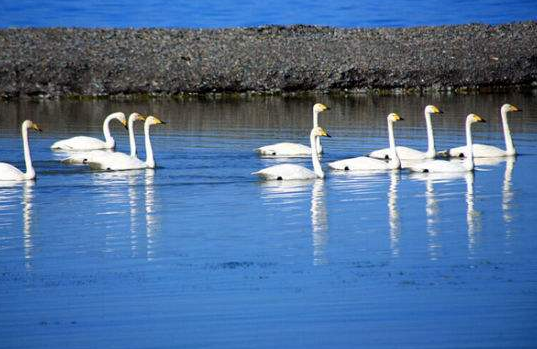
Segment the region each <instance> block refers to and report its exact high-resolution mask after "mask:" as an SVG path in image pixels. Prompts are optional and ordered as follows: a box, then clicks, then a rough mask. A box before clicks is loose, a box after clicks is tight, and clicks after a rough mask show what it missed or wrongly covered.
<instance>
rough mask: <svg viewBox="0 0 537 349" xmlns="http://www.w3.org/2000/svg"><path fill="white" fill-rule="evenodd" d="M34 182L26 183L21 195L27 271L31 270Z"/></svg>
mask: <svg viewBox="0 0 537 349" xmlns="http://www.w3.org/2000/svg"><path fill="white" fill-rule="evenodd" d="M34 185H35V182H34V181H26V182H25V183H24V187H23V193H22V203H23V209H22V218H23V230H22V235H23V239H24V240H23V241H24V265H25V267H26V269H27V270H30V269H31V268H32V265H31V262H32V250H33V243H32V213H33V204H32V201H33V198H34Z"/></svg>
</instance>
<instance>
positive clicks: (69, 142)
mask: <svg viewBox="0 0 537 349" xmlns="http://www.w3.org/2000/svg"><path fill="white" fill-rule="evenodd" d="M50 148H51V149H63V150H96V149H106V148H107V145H106V142H104V141H102V140H100V139H98V138H94V137H86V136H76V137H72V138H69V139H63V140H61V141H57V142H55V143H54V144H52V146H51V147H50Z"/></svg>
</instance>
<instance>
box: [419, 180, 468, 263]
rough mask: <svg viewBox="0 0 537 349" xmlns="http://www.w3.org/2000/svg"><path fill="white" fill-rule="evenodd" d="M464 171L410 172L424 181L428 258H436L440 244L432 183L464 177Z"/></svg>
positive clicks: (437, 208) (436, 206)
mask: <svg viewBox="0 0 537 349" xmlns="http://www.w3.org/2000/svg"><path fill="white" fill-rule="evenodd" d="M465 175H466V174H465V173H412V174H411V175H410V178H412V179H415V180H420V181H424V182H425V215H426V229H427V236H428V242H427V250H428V253H429V259H430V260H433V261H434V260H437V259H438V258H439V256H440V254H441V250H442V244H441V243H440V242H439V241H438V240H439V233H440V231H439V230H438V227H437V225H438V223H439V213H440V210H439V206H438V200H437V199H436V194H435V190H434V183H449V182H452V181H455V180H457V179H459V180H460V179H463V178H465Z"/></svg>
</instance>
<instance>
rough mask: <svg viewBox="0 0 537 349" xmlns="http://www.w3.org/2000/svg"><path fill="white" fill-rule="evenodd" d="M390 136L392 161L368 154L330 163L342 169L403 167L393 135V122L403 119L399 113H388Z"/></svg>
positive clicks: (366, 169)
mask: <svg viewBox="0 0 537 349" xmlns="http://www.w3.org/2000/svg"><path fill="white" fill-rule="evenodd" d="M387 120H388V138H389V143H390V148H389V150H390V159H391V160H390V161H389V162H386V161H384V160H379V159H373V158H370V157H367V156H359V157H356V158H351V159H344V160H339V161H334V162H331V163H329V164H328V167H330V168H331V169H333V170H340V171H384V170H395V169H400V168H401V160H400V159H399V156H398V152H397V148H396V146H395V137H394V135H393V123H394V122H396V121H399V120H403V118H401V117H400V116H399V115H397V114H395V113H391V114H390V115H388V118H387Z"/></svg>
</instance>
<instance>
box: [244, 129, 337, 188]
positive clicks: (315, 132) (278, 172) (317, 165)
mask: <svg viewBox="0 0 537 349" xmlns="http://www.w3.org/2000/svg"><path fill="white" fill-rule="evenodd" d="M318 137H330V135H329V134H328V133H327V132H326V130H324V129H323V128H322V127H314V128H313V129H312V130H311V133H310V144H311V149H312V152H311V162H312V163H313V171H312V170H310V169H307V168H305V167H303V166H299V165H293V164H282V165H276V166H271V167H267V168H265V169H263V170H260V171H257V172H252V174H253V175H257V176H259V177H260V178H262V179H265V180H297V179H314V178H324V172H323V169H322V168H321V162H320V161H319V154H318V153H317V138H318Z"/></svg>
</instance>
